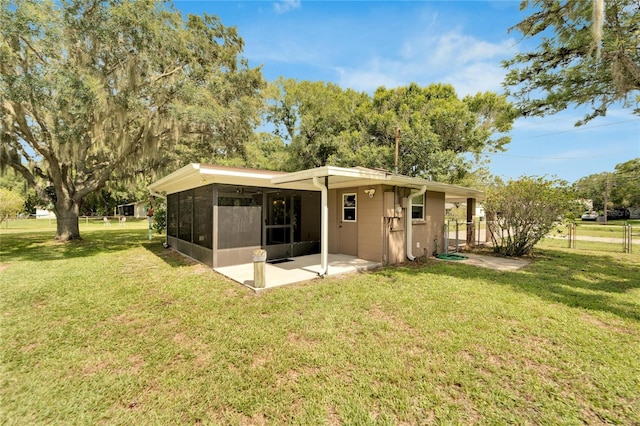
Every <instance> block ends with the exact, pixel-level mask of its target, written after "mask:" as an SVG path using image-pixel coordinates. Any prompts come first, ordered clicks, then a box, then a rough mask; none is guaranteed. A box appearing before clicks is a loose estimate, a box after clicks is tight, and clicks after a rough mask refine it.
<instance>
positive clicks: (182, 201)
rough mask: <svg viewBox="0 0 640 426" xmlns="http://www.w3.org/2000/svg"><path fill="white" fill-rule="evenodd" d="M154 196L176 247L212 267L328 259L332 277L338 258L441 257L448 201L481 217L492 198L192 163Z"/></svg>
mask: <svg viewBox="0 0 640 426" xmlns="http://www.w3.org/2000/svg"><path fill="white" fill-rule="evenodd" d="M149 190H150V191H151V193H152V195H155V196H163V195H162V194H161V193H164V194H166V198H167V237H166V239H167V240H166V242H167V244H168V245H169V246H171V247H172V248H174V249H176V250H177V251H179V252H181V253H184V254H186V255H188V256H190V257H192V258H194V259H196V260H198V261H200V262H202V263H204V264H207V265H209V266H211V267H214V268H217V267H222V266H228V265H236V264H243V263H248V262H251V260H252V255H253V252H254V251H255V250H256V249H265V250H266V251H267V259H268V260H275V259H282V258H288V257H295V256H301V255H306V254H314V253H320V254H321V259H322V268H323V269H324V270H325V271H326V266H327V256H328V253H339V254H347V255H352V256H357V257H359V258H361V259H366V260H371V261H375V262H380V263H381V264H383V265H386V264H396V263H400V262H403V261H405V259H410V260H413V259H415V257H417V256H424V255H426V256H431V255H432V253H433V252H434V250H435V249H436V246H437V247H443V244H444V220H445V201H446V202H466V203H467V205H470V208H469V209H468V211H470V212H475V211H476V199H480V198H481V197H482V196H483V193H482V192H481V191H478V190H474V189H469V188H464V187H460V186H455V185H448V184H443V183H437V182H432V181H429V180H425V179H419V178H413V177H408V176H402V175H397V174H393V173H390V172H387V171H382V170H374V169H366V168H361V167H354V168H341V167H332V166H324V167H319V168H316V169H310V170H303V171H300V172H294V173H282V172H273V171H264V170H252V169H243V168H234V167H223V166H213V165H204V164H190V165H188V166H185V167H183V168H181V169H179V170H177V171H175V172H173V173H171V174H170V175H168V176H166V177H164V178H162V179H160V180H158V181H156V182H154V183H152V184H151V185H149ZM471 219H473V216H471V217H470V220H471ZM468 240H469V241H470V242H473V241H474V236H473V235H471V236H470V239H469V236H468ZM436 241H437V244H436V243H435V242H436Z"/></svg>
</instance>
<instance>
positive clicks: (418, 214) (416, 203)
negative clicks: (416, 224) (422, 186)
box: [411, 194, 424, 220]
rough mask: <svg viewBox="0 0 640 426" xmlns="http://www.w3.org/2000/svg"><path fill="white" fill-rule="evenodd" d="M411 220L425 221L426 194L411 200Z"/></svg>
mask: <svg viewBox="0 0 640 426" xmlns="http://www.w3.org/2000/svg"><path fill="white" fill-rule="evenodd" d="M411 219H418V220H424V194H422V195H421V196H419V197H415V198H412V199H411Z"/></svg>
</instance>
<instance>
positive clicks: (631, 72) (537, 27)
mask: <svg viewBox="0 0 640 426" xmlns="http://www.w3.org/2000/svg"><path fill="white" fill-rule="evenodd" d="M521 9H522V10H530V12H531V14H530V15H529V16H527V17H526V18H525V19H523V20H522V21H521V22H520V23H518V24H517V25H516V26H515V27H513V28H512V30H516V31H518V32H520V33H521V34H522V36H523V37H524V38H525V39H533V40H535V41H537V42H538V43H539V44H538V45H537V47H536V48H535V49H534V50H532V51H530V52H523V53H518V54H517V55H515V56H514V57H513V58H512V59H510V60H508V61H505V63H504V65H505V67H507V68H508V69H509V72H508V74H507V76H506V79H505V82H504V85H505V87H506V88H507V91H508V94H509V95H511V96H513V97H514V98H515V99H517V103H516V105H517V107H518V108H519V110H520V111H521V113H522V114H523V115H525V116H543V115H547V114H553V113H556V112H559V111H562V110H564V109H566V108H568V107H569V106H588V107H591V112H590V113H588V114H587V116H586V117H585V118H584V119H583V120H581V121H579V122H578V123H577V124H584V123H586V122H587V121H589V120H591V119H593V118H595V117H598V116H604V115H605V114H606V112H607V109H608V108H609V107H610V106H611V105H612V104H615V103H618V102H623V103H626V105H628V106H631V105H633V104H634V103H635V105H636V107H635V112H636V113H638V114H640V109H639V108H638V103H639V102H640V95H638V90H640V3H639V2H638V1H637V0H592V1H587V0H562V1H549V0H524V1H522V3H521Z"/></svg>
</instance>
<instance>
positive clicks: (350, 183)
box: [271, 166, 484, 201]
mask: <svg viewBox="0 0 640 426" xmlns="http://www.w3.org/2000/svg"><path fill="white" fill-rule="evenodd" d="M314 177H315V178H326V179H327V181H328V186H329V188H330V189H340V188H353V187H357V186H369V185H391V186H401V187H405V188H413V189H421V188H422V187H423V186H426V187H427V191H432V192H443V193H445V198H446V199H447V201H449V200H456V201H458V200H464V201H466V200H467V199H468V198H475V199H482V198H483V197H484V192H482V191H479V190H477V189H471V188H465V187H463V186H458V185H450V184H446V183H440V182H433V181H430V180H427V179H422V178H415V177H410V176H403V175H397V174H394V173H391V172H387V171H384V170H375V169H367V168H364V167H350V168H344V167H334V166H324V167H318V168H315V169H309V170H302V171H299V172H293V173H287V174H284V175H280V176H276V177H274V178H272V179H271V182H272V183H274V184H276V185H288V184H292V183H294V182H295V183H298V184H305V185H308V186H309V187H310V189H311V188H313V178H314Z"/></svg>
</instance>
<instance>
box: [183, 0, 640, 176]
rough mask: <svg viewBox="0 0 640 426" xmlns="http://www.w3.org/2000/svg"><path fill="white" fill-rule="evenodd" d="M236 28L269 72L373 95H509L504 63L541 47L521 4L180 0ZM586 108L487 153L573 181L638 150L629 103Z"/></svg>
mask: <svg viewBox="0 0 640 426" xmlns="http://www.w3.org/2000/svg"><path fill="white" fill-rule="evenodd" d="M174 4H175V6H176V7H177V8H178V9H180V10H181V11H183V12H185V13H197V14H200V13H202V12H207V13H210V14H215V15H217V16H219V17H220V19H221V20H222V23H223V24H224V25H226V26H235V27H237V29H238V33H239V34H240V36H241V37H242V38H243V40H244V42H245V48H244V53H243V56H244V57H245V58H246V59H248V60H249V63H250V65H251V66H262V72H263V75H264V77H265V78H266V79H267V80H268V81H273V80H275V79H276V78H278V77H279V76H283V77H285V78H295V79H298V80H310V81H325V82H332V83H335V84H338V85H340V86H341V87H343V88H352V89H355V90H360V91H365V92H368V93H372V92H373V91H374V90H375V89H376V88H377V87H379V86H385V87H387V88H393V87H398V86H404V85H407V84H409V83H411V82H415V83H418V84H420V85H423V86H426V85H428V84H431V83H450V84H452V85H453V86H454V87H455V88H456V91H457V93H458V95H459V96H460V97H462V96H464V95H466V94H475V93H477V92H479V91H487V90H491V91H495V92H498V93H501V91H502V86H501V82H502V80H503V78H504V75H505V70H504V69H503V68H502V67H501V61H502V60H504V59H508V58H510V57H512V56H513V55H514V54H515V53H517V52H519V51H528V50H531V48H533V47H534V45H533V43H532V41H530V40H522V39H521V37H519V34H518V33H517V32H513V33H509V32H508V29H509V28H510V27H512V26H513V25H515V24H516V23H517V22H519V21H520V20H521V19H522V18H523V17H525V16H526V14H525V12H520V11H519V4H520V2H519V1H515V0H505V1H303V0H284V1H179V0H178V1H175V0H174ZM585 111H586V110H571V111H565V112H563V113H560V114H556V115H551V116H547V117H544V118H527V119H519V120H517V121H516V123H515V125H514V129H513V131H512V132H511V136H512V142H511V143H510V144H509V145H507V147H506V148H507V151H506V152H504V153H500V154H491V155H489V157H488V158H489V160H490V163H489V168H490V170H491V172H492V173H493V174H494V175H497V176H502V177H505V178H517V177H519V176H522V175H536V176H541V175H547V176H556V177H559V178H561V179H565V180H567V181H569V182H574V181H575V180H577V179H579V178H581V177H583V176H586V175H589V174H592V173H600V172H604V171H613V169H614V167H615V165H616V164H618V163H622V162H625V161H628V160H631V159H633V158H637V157H640V118H639V117H637V116H634V115H632V114H631V108H623V107H622V106H620V107H617V108H614V109H611V110H610V111H609V112H608V114H607V116H606V117H603V118H598V119H596V120H594V121H592V122H591V123H590V124H588V125H587V126H582V127H579V128H576V127H574V123H575V122H576V121H577V120H579V119H580V118H582V117H583V116H584V113H585Z"/></svg>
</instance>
